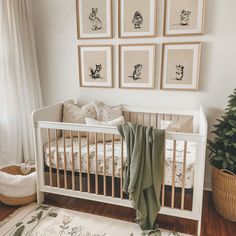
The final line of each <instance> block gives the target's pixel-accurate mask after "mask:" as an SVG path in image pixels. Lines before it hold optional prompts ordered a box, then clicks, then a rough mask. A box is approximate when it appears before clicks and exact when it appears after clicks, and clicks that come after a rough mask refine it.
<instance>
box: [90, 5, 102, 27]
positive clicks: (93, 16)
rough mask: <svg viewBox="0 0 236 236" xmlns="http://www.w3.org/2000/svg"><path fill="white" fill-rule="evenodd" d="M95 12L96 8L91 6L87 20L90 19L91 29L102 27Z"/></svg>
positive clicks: (96, 11)
mask: <svg viewBox="0 0 236 236" xmlns="http://www.w3.org/2000/svg"><path fill="white" fill-rule="evenodd" d="M97 13H98V9H97V8H92V12H91V13H90V15H89V20H90V21H91V24H92V28H91V29H92V30H93V31H97V30H100V29H102V21H101V20H100V19H99V18H98V16H97Z"/></svg>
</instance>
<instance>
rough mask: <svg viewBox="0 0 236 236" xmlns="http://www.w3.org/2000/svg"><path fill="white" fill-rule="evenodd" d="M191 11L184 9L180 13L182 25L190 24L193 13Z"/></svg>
mask: <svg viewBox="0 0 236 236" xmlns="http://www.w3.org/2000/svg"><path fill="white" fill-rule="evenodd" d="M191 13H192V12H191V11H186V10H184V9H183V10H182V11H181V14H180V25H182V26H188V25H189V23H190V15H191Z"/></svg>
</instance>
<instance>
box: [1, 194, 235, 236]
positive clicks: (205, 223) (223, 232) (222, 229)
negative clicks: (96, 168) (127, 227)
mask: <svg viewBox="0 0 236 236" xmlns="http://www.w3.org/2000/svg"><path fill="white" fill-rule="evenodd" d="M45 203H46V204H49V205H53V206H58V207H64V208H67V209H72V210H76V211H82V212H87V213H91V214H96V215H101V216H107V217H111V218H116V219H121V220H126V221H130V222H133V220H134V218H135V211H134V210H133V209H130V208H125V207H119V206H113V205H108V204H104V203H97V202H92V201H87V200H80V199H75V198H69V197H63V196H57V195H52V194H48V195H47V196H46V198H45ZM16 209H17V207H8V206H5V205H3V204H1V203H0V221H2V220H3V219H5V218H6V217H8V216H9V215H10V214H12V213H13V212H14V211H15V210H16ZM158 222H159V225H160V227H162V228H165V229H173V230H176V231H179V232H183V233H188V234H192V235H194V234H195V233H196V223H195V222H194V221H190V220H183V219H178V218H174V217H169V216H164V215H159V216H158ZM201 236H236V223H232V222H230V221H227V220H225V219H223V218H222V217H221V216H219V215H218V214H217V212H216V211H215V210H214V207H213V203H212V198H211V193H210V192H207V191H205V192H204V200H203V217H202V233H201Z"/></svg>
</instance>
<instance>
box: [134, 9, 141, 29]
mask: <svg viewBox="0 0 236 236" xmlns="http://www.w3.org/2000/svg"><path fill="white" fill-rule="evenodd" d="M132 23H133V25H134V28H135V29H141V28H142V24H143V16H142V14H141V12H140V11H136V12H135V13H134V17H133V20H132Z"/></svg>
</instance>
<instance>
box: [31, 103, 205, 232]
mask: <svg viewBox="0 0 236 236" xmlns="http://www.w3.org/2000/svg"><path fill="white" fill-rule="evenodd" d="M62 110H63V102H62V103H59V104H56V105H52V106H47V107H44V108H41V109H38V110H36V111H34V112H33V115H32V120H33V127H34V143H35V157H36V167H37V197H38V203H42V202H43V201H44V193H53V194H60V195H65V196H70V197H77V198H82V199H89V200H94V201H98V202H105V203H109V204H115V205H120V206H125V207H131V204H130V201H129V200H128V199H127V197H126V196H125V194H124V193H123V192H122V182H123V181H122V178H123V177H122V171H123V166H124V162H125V145H124V140H123V139H122V138H121V137H120V136H119V133H118V131H117V129H116V128H113V127H100V126H88V125H82V124H72V123H63V122H62ZM123 114H124V117H125V120H126V121H131V122H136V123H139V124H143V125H147V126H153V127H154V128H160V123H161V121H163V120H164V121H175V120H178V119H181V118H183V117H191V119H192V131H193V132H192V133H179V132H168V131H167V132H166V135H165V139H166V142H165V143H166V152H165V159H166V160H165V163H167V164H168V168H165V173H164V178H163V181H162V193H161V199H160V201H161V204H162V208H161V211H160V214H165V215H171V216H175V217H181V218H187V219H192V220H196V221H197V222H198V234H197V235H200V230H201V215H202V199H203V182H204V169H205V151H206V141H207V121H206V118H205V115H204V112H203V110H202V109H201V108H200V109H199V110H197V111H172V110H163V109H157V108H156V109H154V108H152V109H148V108H145V109H143V108H142V109H141V108H134V107H129V106H124V107H123ZM65 131H69V133H70V137H69V138H68V137H65ZM72 131H73V133H74V132H75V131H76V133H77V136H75V137H74V134H73V133H72ZM84 132H86V137H82V135H81V134H82V133H83V134H84ZM101 135H102V141H101ZM107 137H110V139H109V142H108V141H107ZM91 140H93V141H91ZM190 147H191V148H193V147H194V151H193V150H192V149H191V150H190ZM193 156H194V160H193V161H191V168H192V169H191V170H192V171H191V175H192V184H191V186H190V187H189V186H188V185H187V184H186V182H187V178H188V179H189V178H190V177H189V176H188V177H187V171H189V169H188V168H189V166H188V164H187V163H188V159H189V158H192V157H193ZM170 159H171V162H170ZM170 163H171V164H170ZM167 164H166V165H167ZM177 165H178V168H179V169H177ZM167 170H168V171H170V170H171V172H168V173H167ZM180 172H181V173H180ZM167 178H168V183H167V181H166V179H167ZM177 179H178V181H177ZM54 180H55V181H54ZM189 199H190V202H191V203H190V204H189ZM187 202H188V203H187ZM186 203H187V204H186Z"/></svg>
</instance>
